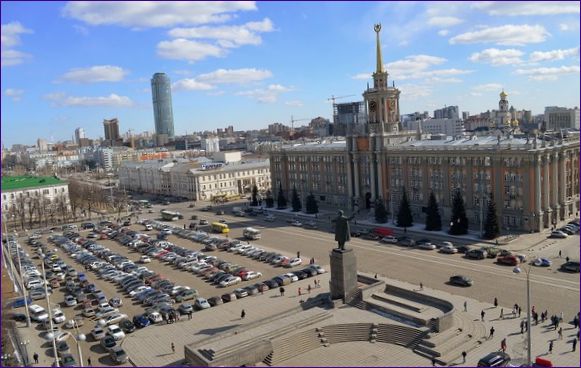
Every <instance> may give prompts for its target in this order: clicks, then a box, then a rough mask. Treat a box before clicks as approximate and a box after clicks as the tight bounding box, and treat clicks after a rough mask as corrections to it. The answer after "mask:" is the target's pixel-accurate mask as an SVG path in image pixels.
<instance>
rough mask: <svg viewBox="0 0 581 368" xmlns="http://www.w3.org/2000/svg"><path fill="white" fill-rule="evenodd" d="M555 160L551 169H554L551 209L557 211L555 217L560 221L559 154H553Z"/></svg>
mask: <svg viewBox="0 0 581 368" xmlns="http://www.w3.org/2000/svg"><path fill="white" fill-rule="evenodd" d="M552 158H553V160H552V163H551V167H552V169H553V172H552V175H551V190H552V191H553V192H552V193H553V195H552V196H551V207H553V209H554V210H555V212H556V214H555V215H554V217H555V219H556V220H557V221H558V220H559V209H560V207H561V206H559V180H558V179H559V153H558V152H554V153H553V157H552Z"/></svg>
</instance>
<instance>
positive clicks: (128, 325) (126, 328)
mask: <svg viewBox="0 0 581 368" xmlns="http://www.w3.org/2000/svg"><path fill="white" fill-rule="evenodd" d="M119 327H121V329H122V330H123V332H125V333H126V334H128V333H131V332H133V331H135V324H134V323H133V322H131V321H130V320H128V319H124V320H123V321H121V322H119Z"/></svg>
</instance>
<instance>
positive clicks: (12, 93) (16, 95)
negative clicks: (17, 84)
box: [4, 88, 24, 102]
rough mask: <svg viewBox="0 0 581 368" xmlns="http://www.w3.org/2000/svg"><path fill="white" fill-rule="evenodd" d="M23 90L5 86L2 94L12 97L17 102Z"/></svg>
mask: <svg viewBox="0 0 581 368" xmlns="http://www.w3.org/2000/svg"><path fill="white" fill-rule="evenodd" d="M23 94H24V91H23V90H21V89H14V88H6V89H5V90H4V96H6V97H12V101H14V102H18V101H20V99H21V98H22V95H23Z"/></svg>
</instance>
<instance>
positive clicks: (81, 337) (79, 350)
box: [71, 319, 87, 367]
mask: <svg viewBox="0 0 581 368" xmlns="http://www.w3.org/2000/svg"><path fill="white" fill-rule="evenodd" d="M73 326H75V330H76V332H77V336H76V337H75V336H74V335H73V334H71V337H72V338H73V340H75V343H76V344H77V352H78V353H79V365H80V366H81V367H84V365H83V352H82V351H81V344H80V343H79V341H86V340H87V336H85V335H84V334H82V333H79V325H78V324H77V321H76V320H74V319H73Z"/></svg>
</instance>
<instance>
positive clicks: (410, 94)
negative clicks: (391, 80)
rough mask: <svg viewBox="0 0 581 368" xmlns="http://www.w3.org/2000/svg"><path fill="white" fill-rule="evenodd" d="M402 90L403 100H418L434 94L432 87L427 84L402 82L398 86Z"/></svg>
mask: <svg viewBox="0 0 581 368" xmlns="http://www.w3.org/2000/svg"><path fill="white" fill-rule="evenodd" d="M398 88H399V89H400V90H401V99H402V100H408V101H409V100H416V99H418V98H420V97H427V96H430V95H431V94H432V89H431V88H430V87H429V86H426V85H420V84H402V85H401V86H398Z"/></svg>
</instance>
